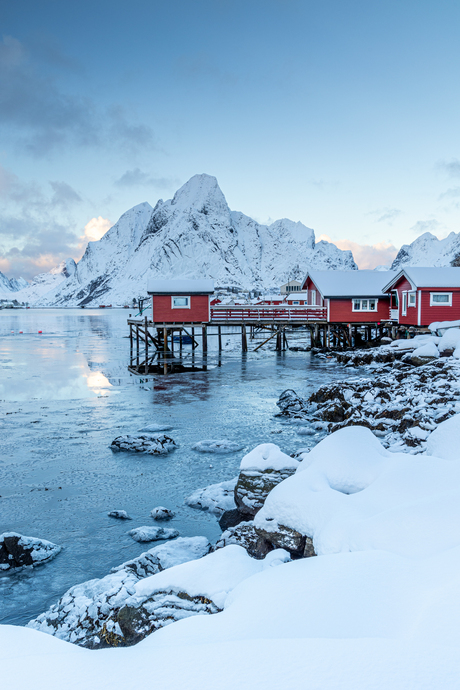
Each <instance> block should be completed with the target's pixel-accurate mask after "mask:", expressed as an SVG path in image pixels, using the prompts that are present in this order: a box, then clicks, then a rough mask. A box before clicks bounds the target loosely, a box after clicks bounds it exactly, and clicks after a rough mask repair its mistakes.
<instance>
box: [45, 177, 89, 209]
mask: <svg viewBox="0 0 460 690" xmlns="http://www.w3.org/2000/svg"><path fill="white" fill-rule="evenodd" d="M50 185H51V187H52V189H53V191H54V195H53V198H52V199H51V203H52V205H53V206H68V205H69V204H79V203H80V202H81V201H82V198H81V196H80V195H79V194H77V192H76V191H75V190H74V189H72V187H71V186H70V185H68V184H67V183H66V182H50Z"/></svg>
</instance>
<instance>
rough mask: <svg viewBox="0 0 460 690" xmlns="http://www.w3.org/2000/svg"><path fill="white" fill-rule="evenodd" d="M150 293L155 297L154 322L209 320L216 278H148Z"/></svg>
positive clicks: (179, 322) (189, 322) (173, 322)
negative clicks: (214, 279)
mask: <svg viewBox="0 0 460 690" xmlns="http://www.w3.org/2000/svg"><path fill="white" fill-rule="evenodd" d="M147 293H148V294H149V295H150V296H151V297H152V321H153V323H154V324H194V323H196V324H201V323H208V322H209V321H210V318H211V311H210V300H211V295H213V294H214V281H213V280H207V279H203V280H191V279H186V278H183V279H182V278H181V279H175V280H149V281H148V282H147Z"/></svg>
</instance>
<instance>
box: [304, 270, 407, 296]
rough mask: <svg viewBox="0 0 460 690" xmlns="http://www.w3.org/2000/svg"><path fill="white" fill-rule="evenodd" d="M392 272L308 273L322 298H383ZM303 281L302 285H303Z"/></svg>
mask: <svg viewBox="0 0 460 690" xmlns="http://www.w3.org/2000/svg"><path fill="white" fill-rule="evenodd" d="M394 275H395V273H394V271H367V270H364V271H315V270H313V271H308V273H307V275H306V276H305V281H306V280H307V278H310V279H311V280H312V281H313V282H314V284H315V285H316V287H317V288H318V290H319V291H320V293H321V294H322V296H323V297H326V298H331V297H350V298H353V297H383V288H384V287H385V285H386V284H387V283H388V281H389V280H390V279H391V278H392V277H393V276H394ZM305 281H304V283H305Z"/></svg>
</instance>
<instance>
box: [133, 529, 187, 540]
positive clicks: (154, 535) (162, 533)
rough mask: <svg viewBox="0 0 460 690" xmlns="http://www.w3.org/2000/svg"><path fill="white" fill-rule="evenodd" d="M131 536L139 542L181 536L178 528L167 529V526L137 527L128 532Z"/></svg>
mask: <svg viewBox="0 0 460 690" xmlns="http://www.w3.org/2000/svg"><path fill="white" fill-rule="evenodd" d="M127 534H129V536H130V537H131V538H132V539H134V541H138V542H142V543H143V542H148V541H159V540H160V539H174V538H175V537H178V536H179V532H178V531H177V530H176V529H167V528H165V527H148V526H144V527H136V528H135V529H132V530H130V531H129V532H127Z"/></svg>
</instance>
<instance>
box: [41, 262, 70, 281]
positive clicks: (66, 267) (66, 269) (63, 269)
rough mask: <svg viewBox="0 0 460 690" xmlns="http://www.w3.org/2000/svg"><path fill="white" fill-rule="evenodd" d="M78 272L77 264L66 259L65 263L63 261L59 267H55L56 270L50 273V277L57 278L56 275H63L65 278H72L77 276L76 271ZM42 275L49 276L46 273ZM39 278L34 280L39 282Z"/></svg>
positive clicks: (53, 269)
mask: <svg viewBox="0 0 460 690" xmlns="http://www.w3.org/2000/svg"><path fill="white" fill-rule="evenodd" d="M76 270H77V264H76V263H75V261H74V259H72V258H69V259H65V260H64V261H61V263H60V264H59V266H55V267H54V268H52V269H51V271H50V272H49V274H50V275H52V276H55V275H62V276H63V277H64V278H70V277H71V276H73V275H74V274H75V271H76ZM42 275H48V274H46V273H44V274H42ZM37 278H38V276H37V277H36V278H34V280H37Z"/></svg>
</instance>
